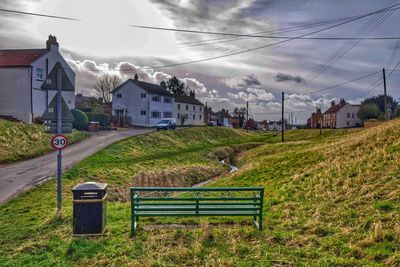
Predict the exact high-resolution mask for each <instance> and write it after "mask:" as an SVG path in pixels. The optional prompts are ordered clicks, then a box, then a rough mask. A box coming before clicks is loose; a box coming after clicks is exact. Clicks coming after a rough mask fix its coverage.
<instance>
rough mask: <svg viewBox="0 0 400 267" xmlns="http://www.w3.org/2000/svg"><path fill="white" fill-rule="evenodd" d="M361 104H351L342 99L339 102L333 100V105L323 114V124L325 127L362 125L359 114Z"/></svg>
mask: <svg viewBox="0 0 400 267" xmlns="http://www.w3.org/2000/svg"><path fill="white" fill-rule="evenodd" d="M359 109H360V105H351V104H349V103H346V101H345V100H344V99H341V100H340V102H339V104H335V101H332V103H331V107H330V108H328V109H327V110H326V111H325V112H324V114H323V120H322V125H323V127H325V128H348V127H356V126H360V125H361V120H360V119H359V118H358V116H357V112H358V110H359Z"/></svg>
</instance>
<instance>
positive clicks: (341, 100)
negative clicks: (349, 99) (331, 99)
mask: <svg viewBox="0 0 400 267" xmlns="http://www.w3.org/2000/svg"><path fill="white" fill-rule="evenodd" d="M345 104H346V100H344V98H341V99H340V105H341V106H344V105H345Z"/></svg>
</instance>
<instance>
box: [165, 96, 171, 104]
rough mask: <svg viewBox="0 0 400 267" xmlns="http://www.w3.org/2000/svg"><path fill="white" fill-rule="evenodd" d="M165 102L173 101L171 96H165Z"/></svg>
mask: <svg viewBox="0 0 400 267" xmlns="http://www.w3.org/2000/svg"><path fill="white" fill-rule="evenodd" d="M164 102H165V103H171V102H172V98H170V97H164Z"/></svg>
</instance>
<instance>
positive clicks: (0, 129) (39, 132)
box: [0, 119, 89, 163]
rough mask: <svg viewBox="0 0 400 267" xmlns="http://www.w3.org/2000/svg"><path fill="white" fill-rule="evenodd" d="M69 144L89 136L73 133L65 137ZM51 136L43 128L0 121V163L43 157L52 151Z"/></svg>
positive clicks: (36, 125) (35, 125)
mask: <svg viewBox="0 0 400 267" xmlns="http://www.w3.org/2000/svg"><path fill="white" fill-rule="evenodd" d="M67 136H68V141H69V143H70V144H73V143H76V142H79V141H81V140H83V139H85V138H87V137H88V136H89V135H88V134H87V133H83V132H79V131H75V130H74V132H73V133H72V134H69V135H67ZM51 137H52V135H50V134H46V133H45V132H44V126H43V125H38V124H26V123H21V122H11V121H7V120H2V119H0V163H10V162H15V161H18V160H24V159H29V158H34V157H37V156H41V155H44V154H46V153H49V152H50V151H52V150H53V148H52V147H51V145H50V139H51Z"/></svg>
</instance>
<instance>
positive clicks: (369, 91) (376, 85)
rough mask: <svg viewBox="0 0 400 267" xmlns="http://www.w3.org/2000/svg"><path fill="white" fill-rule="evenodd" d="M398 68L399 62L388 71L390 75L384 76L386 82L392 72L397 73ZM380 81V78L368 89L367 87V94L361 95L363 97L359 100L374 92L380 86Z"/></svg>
mask: <svg viewBox="0 0 400 267" xmlns="http://www.w3.org/2000/svg"><path fill="white" fill-rule="evenodd" d="M399 66H400V61H399V62H397V64H396V66H395V67H394V68H393V69H392V70H390V73H389V74H388V75H387V76H386V81H387V80H389V78H390V76H391V75H392V73H393V72H394V71H398V70H397V68H398V67H399ZM381 80H382V77H381V78H379V79H378V80H377V81H375V82H374V83H373V84H372V85H371V86H370V87H368V89H367V92H366V93H365V94H363V95H362V96H361V98H363V97H365V96H367V95H369V94H370V93H371V92H372V91H374V90H375V89H376V88H377V87H378V85H379V84H380V81H381Z"/></svg>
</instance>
